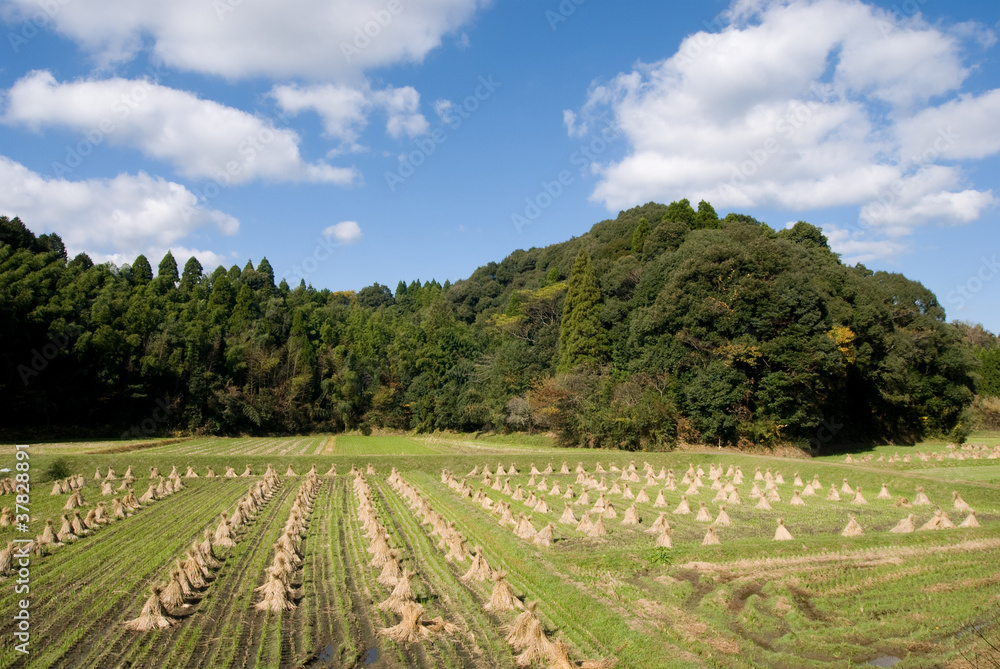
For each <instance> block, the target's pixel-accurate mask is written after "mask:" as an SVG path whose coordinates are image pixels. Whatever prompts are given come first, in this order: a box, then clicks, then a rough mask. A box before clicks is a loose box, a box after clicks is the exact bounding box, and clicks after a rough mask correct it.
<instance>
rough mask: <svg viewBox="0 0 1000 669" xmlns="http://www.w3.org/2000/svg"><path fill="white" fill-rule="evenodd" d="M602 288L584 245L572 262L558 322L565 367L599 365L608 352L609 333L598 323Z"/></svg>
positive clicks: (563, 365)
mask: <svg viewBox="0 0 1000 669" xmlns="http://www.w3.org/2000/svg"><path fill="white" fill-rule="evenodd" d="M601 302H602V300H601V288H600V286H598V285H597V277H596V276H595V275H594V267H593V264H592V263H591V261H590V255H589V254H588V253H587V249H585V248H584V247H583V246H581V247H580V252H579V253H578V254H577V256H576V260H575V261H574V262H573V269H572V271H571V272H570V275H569V288H568V290H567V292H566V301H565V302H564V303H563V316H562V322H561V323H560V325H559V365H558V368H559V369H560V370H562V371H568V370H569V369H572V368H573V367H576V366H577V365H599V364H601V363H602V362H604V360H605V359H606V358H607V355H608V337H607V332H606V331H605V330H604V326H603V325H602V323H601Z"/></svg>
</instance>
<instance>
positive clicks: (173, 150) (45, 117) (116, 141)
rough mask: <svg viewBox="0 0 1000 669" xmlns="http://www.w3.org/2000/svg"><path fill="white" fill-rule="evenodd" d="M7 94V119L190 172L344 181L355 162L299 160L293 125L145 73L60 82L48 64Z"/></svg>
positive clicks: (224, 177)
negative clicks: (340, 164) (282, 124)
mask: <svg viewBox="0 0 1000 669" xmlns="http://www.w3.org/2000/svg"><path fill="white" fill-rule="evenodd" d="M5 98H6V109H5V113H4V116H3V120H4V121H5V122H6V123H16V124H23V125H26V126H28V127H31V128H34V129H41V128H43V127H50V126H56V127H63V128H68V129H70V130H73V131H78V132H81V133H83V134H84V137H85V138H87V139H89V140H90V141H91V142H92V143H94V144H100V143H103V142H105V141H106V142H107V143H109V144H112V145H117V146H125V147H130V148H135V149H138V150H139V151H141V152H142V153H143V154H145V155H146V156H149V157H151V158H155V159H158V160H162V161H164V162H167V163H169V164H171V165H173V166H174V167H175V168H176V169H177V171H178V172H179V173H180V174H181V175H183V176H186V177H189V178H202V179H216V180H219V181H220V182H221V183H246V182H249V181H253V180H256V179H261V180H269V181H307V182H323V183H334V184H339V185H350V184H351V183H353V182H354V180H355V179H356V177H357V174H356V172H355V170H354V169H353V168H344V167H334V166H331V165H328V164H326V163H322V162H318V163H306V162H305V161H303V159H302V156H301V154H300V153H299V137H298V135H297V134H296V133H295V132H293V131H291V130H288V129H282V128H275V127H273V126H272V125H271V124H270V123H268V122H267V121H265V120H263V119H260V118H258V117H256V116H253V115H251V114H248V113H246V112H243V111H240V110H238V109H234V108H233V107H227V106H224V105H221V104H219V103H217V102H213V101H211V100H202V99H200V98H198V97H197V96H195V95H194V94H192V93H189V92H186V91H180V90H176V89H173V88H169V87H166V86H161V85H160V84H158V83H156V82H153V81H149V80H143V79H121V78H117V77H115V78H112V79H104V80H81V81H75V82H70V83H59V82H57V81H56V80H55V77H53V76H52V74H51V73H49V72H45V71H35V72H32V73H30V74H28V75H26V76H25V77H23V78H21V79H20V80H18V81H17V82H16V83H15V84H14V85H13V86H12V87H11V88H10V90H9V91H7V93H6V96H5Z"/></svg>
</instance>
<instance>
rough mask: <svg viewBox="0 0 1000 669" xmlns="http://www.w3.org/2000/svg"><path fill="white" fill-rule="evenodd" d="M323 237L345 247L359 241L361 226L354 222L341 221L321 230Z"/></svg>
mask: <svg viewBox="0 0 1000 669" xmlns="http://www.w3.org/2000/svg"><path fill="white" fill-rule="evenodd" d="M323 236H324V237H327V238H332V239H335V240H337V241H338V242H340V243H341V244H344V245H345V246H346V245H347V244H353V243H354V242H356V241H358V240H359V239H361V226H360V225H358V224H357V223H356V222H355V221H341V222H340V223H334V224H333V225H331V226H329V227H328V228H326V229H325V230H323Z"/></svg>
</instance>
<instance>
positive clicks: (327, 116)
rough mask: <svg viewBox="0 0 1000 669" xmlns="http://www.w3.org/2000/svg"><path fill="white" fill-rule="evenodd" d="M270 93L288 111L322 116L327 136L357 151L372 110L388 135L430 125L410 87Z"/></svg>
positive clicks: (308, 88)
mask: <svg viewBox="0 0 1000 669" xmlns="http://www.w3.org/2000/svg"><path fill="white" fill-rule="evenodd" d="M271 95H272V97H274V99H275V100H276V101H277V103H278V106H279V107H281V109H282V110H284V111H285V112H287V113H289V114H299V113H301V112H303V111H315V112H316V113H318V114H319V115H320V117H321V118H322V119H323V129H324V132H325V134H326V135H327V136H328V137H331V138H333V139H336V140H338V141H340V142H341V144H342V147H343V150H348V151H358V150H360V149H361V147H360V146H358V143H357V142H358V138H359V137H360V135H361V131H362V130H363V129H364V128H365V126H366V125H367V124H368V115H369V114H370V113H371V112H372V111H373V110H376V109H381V110H384V111H385V113H386V116H387V120H386V132H387V133H388V134H389V135H390V136H392V137H397V138H398V137H400V136H401V135H404V134H405V135H407V136H408V137H415V136H417V135H422V134H426V133H427V132H428V129H429V127H430V124H428V122H427V119H426V118H424V116H423V114H421V113H420V111H419V109H420V94H419V93H418V92H417V91H416V89H414V88H412V87H410V86H404V87H402V88H394V87H392V86H389V87H387V88H384V89H382V90H372V89H371V88H370V86H368V85H367V84H365V85H363V86H360V87H353V86H346V85H338V84H319V85H312V86H298V85H295V84H290V85H284V86H275V87H274V88H273V89H272V90H271Z"/></svg>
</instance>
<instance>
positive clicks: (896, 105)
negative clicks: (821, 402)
mask: <svg viewBox="0 0 1000 669" xmlns="http://www.w3.org/2000/svg"><path fill="white" fill-rule="evenodd" d="M991 40H992V32H991V31H989V30H988V29H986V28H983V27H982V26H977V25H975V24H962V25H961V26H958V27H955V28H951V29H949V28H947V27H942V26H940V25H929V24H927V23H926V22H925V21H923V19H921V17H920V16H919V14H918V15H915V16H912V17H909V18H899V17H895V16H893V15H891V14H889V13H888V12H886V11H884V10H882V9H879V8H877V7H873V6H871V5H868V4H865V3H863V2H861V1H860V0H737V1H736V2H734V3H733V5H731V7H730V9H729V11H728V13H727V21H726V22H725V23H723V24H722V25H720V27H719V30H718V31H716V32H707V31H702V32H699V33H696V34H693V35H690V36H688V37H687V38H686V39H685V40H684V41H683V42H682V43H681V45H680V47H679V49H678V51H677V52H676V53H675V54H674V55H672V56H670V57H668V58H666V59H664V60H662V61H658V62H655V63H650V64H643V63H640V64H639V65H637V66H636V67H635V69H633V70H632V71H630V72H623V73H620V74H618V75H617V76H615V77H614V78H612V79H611V80H610V81H608V82H605V83H602V84H595V85H593V86H592V87H591V90H590V91H589V93H588V97H587V100H586V102H585V104H584V105H583V106H582V107H581V108H580V109H579V110H578V111H573V110H570V111H566V112H564V116H563V120H564V123H565V125H566V128H567V133H568V134H569V135H570V136H571V137H575V136H580V135H586V134H587V133H588V132H589V128H594V127H603V126H607V125H608V123H609V122H610V123H612V124H613V125H614V126H615V127H616V128H617V129H618V130H619V131H620V133H621V134H622V136H623V137H624V138H625V140H626V142H627V145H628V146H627V148H626V153H625V155H624V157H623V158H621V159H620V160H616V161H612V162H607V163H595V164H594V165H593V166H592V168H593V170H594V171H595V172H596V173H597V174H599V176H600V180H599V182H598V185H597V186H596V188H595V190H594V192H593V194H592V197H593V199H595V200H597V201H600V202H602V203H604V205H605V206H607V208H608V209H609V210H611V211H616V210H618V209H622V208H626V207H629V206H632V205H634V204H636V203H639V202H646V201H649V200H654V199H655V200H661V201H670V200H675V199H679V198H682V197H688V198H690V199H692V200H695V201H697V200H699V199H702V198H704V199H706V200H708V201H710V202H712V203H713V204H714V205H716V206H717V207H735V208H740V207H761V206H767V207H779V208H784V209H789V210H794V211H807V210H817V209H822V208H827V207H842V206H854V207H858V208H859V214H860V220H861V221H862V223H863V224H865V225H868V226H871V227H873V228H875V229H877V234H878V235H879V236H881V237H884V238H885V239H886V240H889V241H886V242H884V243H883V242H873V241H871V240H867V241H864V242H862V241H861V240H857V239H855V240H848V239H846V238H845V239H844V240H843V242H844V243H845V244H846V243H847V242H848V241H850V243H851V246H850V248H851V249H853V250H852V251H851V253H854V254H855V255H856V256H857V257H868V256H869V254H870V253H876V252H880V251H888V250H899V249H901V248H903V246H901V245H900V244H898V243H896V242H893V241H892V239H897V238H899V237H900V236H902V235H905V234H907V233H908V232H909V231H911V230H912V229H913V227H914V226H916V225H920V224H923V223H931V222H944V223H951V224H955V223H963V222H968V221H971V220H975V219H976V218H978V217H979V216H980V215H981V214H982V212H983V210H984V209H985V208H987V207H991V206H994V205H995V204H996V199H995V198H994V196H993V194H992V192H991V191H989V190H984V189H977V188H976V187H975V186H974V185H971V184H969V183H968V175H967V173H966V171H965V170H964V169H963V167H962V166H961V165H959V164H957V163H956V162H955V161H958V160H963V159H974V158H983V157H986V156H990V155H994V154H996V153H997V152H1000V130H998V128H997V126H996V123H995V119H996V118H997V115H998V112H1000V90H994V91H988V92H986V93H983V94H981V95H978V96H969V95H963V94H961V90H960V89H961V87H962V85H963V82H964V81H965V79H966V78H967V77H968V75H969V72H970V68H969V67H968V66H966V64H965V63H964V60H963V50H964V49H965V47H967V46H968V44H967V42H969V41H972V42H976V43H978V44H985V43H991ZM949 98H950V99H949ZM609 119H610V121H609Z"/></svg>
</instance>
